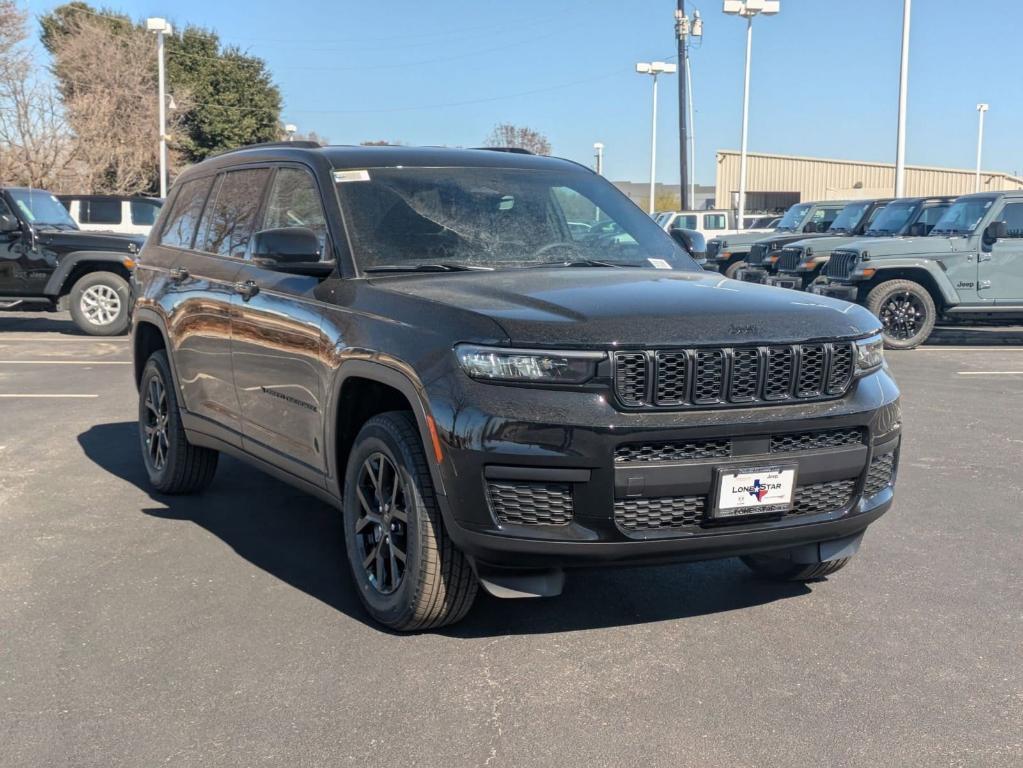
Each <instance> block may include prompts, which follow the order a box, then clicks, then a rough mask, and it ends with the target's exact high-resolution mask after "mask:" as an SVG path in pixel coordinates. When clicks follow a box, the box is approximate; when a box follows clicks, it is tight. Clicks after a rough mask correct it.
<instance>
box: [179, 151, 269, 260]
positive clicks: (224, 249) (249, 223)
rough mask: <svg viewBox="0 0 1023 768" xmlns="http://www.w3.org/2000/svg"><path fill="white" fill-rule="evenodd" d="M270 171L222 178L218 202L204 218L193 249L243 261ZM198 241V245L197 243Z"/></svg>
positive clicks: (213, 204) (231, 173)
mask: <svg viewBox="0 0 1023 768" xmlns="http://www.w3.org/2000/svg"><path fill="white" fill-rule="evenodd" d="M269 176H270V169H269V168H251V169H245V170H241V171H230V172H228V173H226V174H224V178H223V181H222V182H221V183H220V186H219V189H218V190H217V198H216V200H215V201H214V202H213V203H211V205H210V206H209V208H208V210H207V215H205V216H203V227H201V229H200V237H199V238H198V239H197V241H196V247H197V248H198V249H199V250H202V251H206V252H207V253H216V254H218V255H220V256H234V257H236V258H242V257H244V256H245V250H246V248H247V247H248V245H249V238H251V237H252V233H253V232H254V231H255V228H256V213H257V212H258V211H259V204H260V202H261V201H262V198H263V188H264V187H265V186H266V181H267V178H268V177H269ZM200 240H201V244H200V242H199V241H200Z"/></svg>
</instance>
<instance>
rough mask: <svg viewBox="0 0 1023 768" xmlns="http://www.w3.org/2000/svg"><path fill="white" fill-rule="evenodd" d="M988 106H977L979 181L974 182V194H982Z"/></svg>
mask: <svg viewBox="0 0 1023 768" xmlns="http://www.w3.org/2000/svg"><path fill="white" fill-rule="evenodd" d="M987 110H988V105H987V104H978V105H977V118H978V120H979V123H978V125H977V179H976V181H975V182H974V188H973V191H974V192H980V156H981V153H982V152H983V151H984V113H985V112H987Z"/></svg>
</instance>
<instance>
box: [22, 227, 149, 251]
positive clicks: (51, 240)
mask: <svg viewBox="0 0 1023 768" xmlns="http://www.w3.org/2000/svg"><path fill="white" fill-rule="evenodd" d="M39 241H40V242H41V243H42V244H44V245H46V246H48V247H50V248H53V249H57V250H61V251H79V250H81V251H124V252H125V253H136V252H137V251H138V250H139V249H141V248H142V244H143V243H145V242H146V237H145V235H125V234H121V233H118V232H86V231H83V230H80V229H79V230H68V229H43V230H39Z"/></svg>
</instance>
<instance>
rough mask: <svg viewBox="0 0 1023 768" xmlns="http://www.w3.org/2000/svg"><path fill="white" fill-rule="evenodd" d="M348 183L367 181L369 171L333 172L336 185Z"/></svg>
mask: <svg viewBox="0 0 1023 768" xmlns="http://www.w3.org/2000/svg"><path fill="white" fill-rule="evenodd" d="M349 181H369V171H334V182H335V183H336V184H344V183H345V182H349Z"/></svg>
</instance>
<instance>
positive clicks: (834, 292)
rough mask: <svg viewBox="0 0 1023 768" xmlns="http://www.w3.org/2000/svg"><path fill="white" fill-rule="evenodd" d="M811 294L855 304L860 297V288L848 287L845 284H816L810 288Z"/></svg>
mask: <svg viewBox="0 0 1023 768" xmlns="http://www.w3.org/2000/svg"><path fill="white" fill-rule="evenodd" d="M810 292H811V293H815V294H817V295H818V296H830V297H831V298H833V299H843V300H845V301H853V302H854V301H856V297H857V296H858V295H859V288H857V286H855V285H846V284H845V283H832V282H827V283H814V284H813V285H811V286H810Z"/></svg>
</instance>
